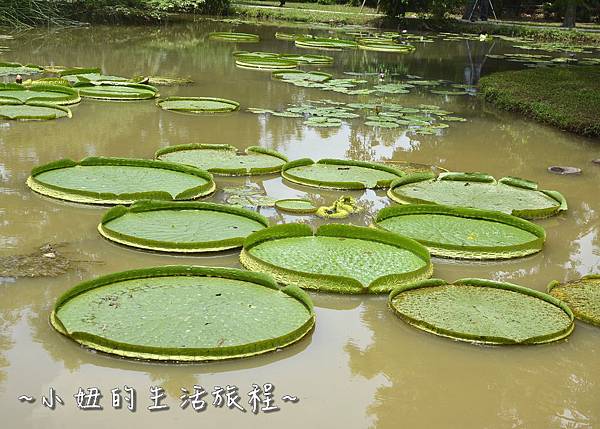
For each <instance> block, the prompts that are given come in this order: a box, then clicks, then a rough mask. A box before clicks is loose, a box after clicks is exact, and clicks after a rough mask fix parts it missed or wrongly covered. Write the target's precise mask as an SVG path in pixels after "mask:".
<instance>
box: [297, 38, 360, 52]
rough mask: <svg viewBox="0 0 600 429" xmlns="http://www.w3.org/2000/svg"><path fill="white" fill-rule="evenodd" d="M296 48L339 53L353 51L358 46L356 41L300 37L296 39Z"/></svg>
mask: <svg viewBox="0 0 600 429" xmlns="http://www.w3.org/2000/svg"><path fill="white" fill-rule="evenodd" d="M294 43H295V44H296V46H298V47H301V48H312V49H324V50H334V51H339V50H341V49H349V48H350V49H352V48H356V47H357V46H358V45H357V43H356V42H355V41H354V40H348V39H335V38H326V37H298V38H296V39H295V42H294Z"/></svg>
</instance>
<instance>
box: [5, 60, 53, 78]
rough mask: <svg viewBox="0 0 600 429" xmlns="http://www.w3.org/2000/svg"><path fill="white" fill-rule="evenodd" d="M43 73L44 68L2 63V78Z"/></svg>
mask: <svg viewBox="0 0 600 429" xmlns="http://www.w3.org/2000/svg"><path fill="white" fill-rule="evenodd" d="M43 71H44V69H43V68H42V67H40V66H36V65H33V64H27V65H23V64H19V63H3V62H0V76H16V75H18V74H21V75H30V74H37V73H42V72H43Z"/></svg>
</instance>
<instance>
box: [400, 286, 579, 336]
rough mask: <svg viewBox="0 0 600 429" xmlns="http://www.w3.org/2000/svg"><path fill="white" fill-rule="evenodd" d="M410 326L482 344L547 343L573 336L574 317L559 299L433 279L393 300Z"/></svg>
mask: <svg viewBox="0 0 600 429" xmlns="http://www.w3.org/2000/svg"><path fill="white" fill-rule="evenodd" d="M388 304H389V306H390V308H391V309H392V311H393V312H394V313H396V315H398V316H399V317H400V318H401V319H403V320H404V321H405V322H407V323H408V324H410V325H412V326H414V327H416V328H419V329H422V330H424V331H427V332H431V333H433V334H435V335H439V336H442V337H449V338H453V339H456V340H460V341H467V342H471V343H480V344H498V345H501V344H543V343H549V342H552V341H557V340H561V339H563V338H566V337H567V336H569V335H570V334H571V332H572V331H573V328H574V326H575V324H574V323H573V313H572V312H571V310H569V308H568V307H567V306H566V305H565V304H564V303H562V302H561V301H559V300H557V299H556V298H554V297H552V296H550V295H547V294H545V293H542V292H538V291H536V290H533V289H529V288H525V287H523V286H518V285H514V284H510V283H500V282H493V281H490V280H482V279H462V280H457V281H455V282H454V283H450V284H449V283H447V282H446V281H445V280H439V279H431V280H426V281H422V282H417V283H413V284H411V285H407V286H400V287H399V288H397V289H395V290H394V291H393V292H392V293H391V294H390V297H389V300H388Z"/></svg>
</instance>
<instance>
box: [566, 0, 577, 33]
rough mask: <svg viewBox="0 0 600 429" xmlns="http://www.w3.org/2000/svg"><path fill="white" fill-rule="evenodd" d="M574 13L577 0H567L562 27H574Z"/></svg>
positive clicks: (575, 12)
mask: <svg viewBox="0 0 600 429" xmlns="http://www.w3.org/2000/svg"><path fill="white" fill-rule="evenodd" d="M576 15H577V0H567V8H566V9H565V19H564V21H563V27H567V28H574V27H575V17H576Z"/></svg>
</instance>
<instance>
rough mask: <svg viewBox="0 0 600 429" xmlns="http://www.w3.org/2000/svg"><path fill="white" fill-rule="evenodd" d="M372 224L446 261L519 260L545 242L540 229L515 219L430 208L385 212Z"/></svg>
mask: <svg viewBox="0 0 600 429" xmlns="http://www.w3.org/2000/svg"><path fill="white" fill-rule="evenodd" d="M375 224H376V226H378V227H380V228H383V229H385V230H387V231H390V232H394V233H396V234H400V235H405V236H407V237H410V238H412V239H414V240H417V241H418V242H419V243H421V244H423V245H424V246H425V247H427V248H428V249H429V251H430V252H431V254H432V255H435V256H441V257H445V258H458V259H510V258H519V257H523V256H527V255H531V254H533V253H537V252H539V251H540V250H542V247H543V245H544V240H545V238H546V233H545V232H544V230H543V228H541V227H539V226H537V225H535V224H533V223H531V222H528V221H526V220H524V219H520V218H517V217H515V216H511V215H508V214H504V213H500V212H496V211H490V210H479V209H468V208H465V207H454V208H453V207H447V206H441V205H431V204H411V205H405V206H392V207H387V208H384V209H383V210H381V211H380V212H379V213H378V214H377V218H376V220H375Z"/></svg>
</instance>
